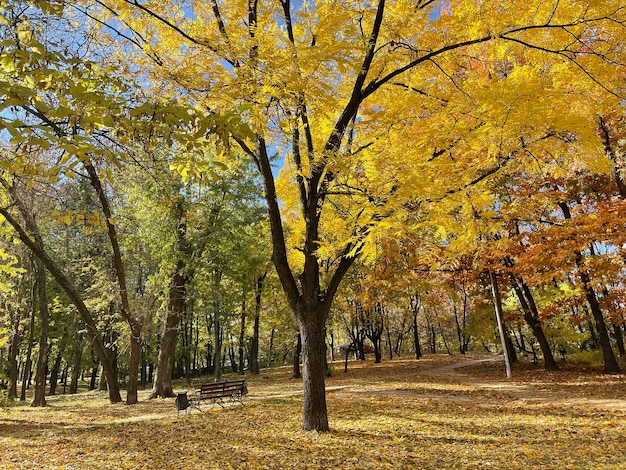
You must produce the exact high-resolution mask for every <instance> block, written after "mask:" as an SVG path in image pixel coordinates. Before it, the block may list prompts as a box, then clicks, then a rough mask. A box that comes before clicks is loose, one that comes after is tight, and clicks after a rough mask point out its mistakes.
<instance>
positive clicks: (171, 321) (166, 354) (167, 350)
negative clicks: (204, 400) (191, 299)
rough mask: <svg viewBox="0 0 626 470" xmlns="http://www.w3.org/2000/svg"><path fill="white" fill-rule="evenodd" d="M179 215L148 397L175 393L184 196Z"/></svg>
mask: <svg viewBox="0 0 626 470" xmlns="http://www.w3.org/2000/svg"><path fill="white" fill-rule="evenodd" d="M176 210H177V215H178V227H177V232H178V234H177V240H176V245H177V258H178V259H177V260H176V267H175V269H174V274H173V275H172V279H171V281H170V292H169V300H168V305H167V315H166V318H165V324H164V325H163V326H164V331H163V334H162V335H161V341H160V347H159V355H158V358H157V366H156V373H155V376H154V383H153V385H152V391H151V392H150V396H149V398H157V397H163V398H165V397H175V396H176V394H175V393H174V389H173V386H172V374H173V371H174V359H175V357H176V341H177V340H178V324H179V321H180V318H181V316H182V314H183V310H184V308H185V299H186V296H187V282H188V278H187V276H186V275H185V272H184V271H185V268H186V264H185V259H184V256H183V254H184V253H185V251H186V249H187V248H186V247H187V223H186V220H185V217H186V213H185V211H184V207H183V201H182V199H181V200H179V201H178V203H177V205H176Z"/></svg>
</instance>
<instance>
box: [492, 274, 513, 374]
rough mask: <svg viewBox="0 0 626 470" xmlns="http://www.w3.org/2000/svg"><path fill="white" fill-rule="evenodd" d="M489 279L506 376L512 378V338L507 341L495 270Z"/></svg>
mask: <svg viewBox="0 0 626 470" xmlns="http://www.w3.org/2000/svg"><path fill="white" fill-rule="evenodd" d="M489 279H490V280H491V290H492V292H493V301H494V305H495V310H496V320H497V322H498V331H499V332H500V342H501V344H502V352H503V354H504V365H505V367H506V376H507V377H508V378H509V379H510V378H511V377H512V373H511V362H512V361H511V357H510V350H511V349H512V348H510V347H509V343H510V338H509V341H508V342H507V335H506V331H505V330H506V328H505V326H504V320H503V318H502V300H501V298H500V290H499V289H498V280H497V278H496V275H495V274H494V273H493V272H490V273H489Z"/></svg>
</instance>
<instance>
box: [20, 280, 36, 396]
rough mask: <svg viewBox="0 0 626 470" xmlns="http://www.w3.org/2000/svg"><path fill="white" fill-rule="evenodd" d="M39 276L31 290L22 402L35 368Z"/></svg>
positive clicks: (21, 394)
mask: <svg viewBox="0 0 626 470" xmlns="http://www.w3.org/2000/svg"><path fill="white" fill-rule="evenodd" d="M37 292H39V291H38V288H37V276H34V275H33V283H32V289H31V297H30V298H31V302H30V306H31V315H30V325H29V326H28V345H27V350H26V363H25V364H24V374H23V378H22V391H21V393H20V401H26V389H27V388H28V387H29V385H30V376H31V371H32V367H33V359H32V356H33V343H34V342H35V316H36V314H37V295H38V294H37Z"/></svg>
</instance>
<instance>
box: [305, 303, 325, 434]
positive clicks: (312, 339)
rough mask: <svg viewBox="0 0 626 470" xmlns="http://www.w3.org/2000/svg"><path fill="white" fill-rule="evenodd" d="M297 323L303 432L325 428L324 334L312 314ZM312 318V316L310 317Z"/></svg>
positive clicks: (323, 330)
mask: <svg viewBox="0 0 626 470" xmlns="http://www.w3.org/2000/svg"><path fill="white" fill-rule="evenodd" d="M307 316H308V317H309V318H306V319H304V321H303V322H301V324H300V335H301V337H302V383H303V388H304V403H303V410H304V422H303V427H304V429H305V430H307V431H318V432H325V431H328V430H329V426H328V412H327V409H326V387H325V383H326V382H325V380H326V366H325V364H326V337H325V329H324V327H323V325H320V324H319V323H320V322H319V321H316V315H311V314H309V315H307ZM311 317H313V318H311Z"/></svg>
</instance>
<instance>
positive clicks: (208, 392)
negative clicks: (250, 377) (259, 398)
mask: <svg viewBox="0 0 626 470" xmlns="http://www.w3.org/2000/svg"><path fill="white" fill-rule="evenodd" d="M245 383H246V381H245V380H233V381H224V382H209V383H203V384H201V385H200V389H199V390H200V396H202V397H212V396H215V397H218V396H227V395H232V394H236V393H241V394H245V391H244V390H245Z"/></svg>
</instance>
